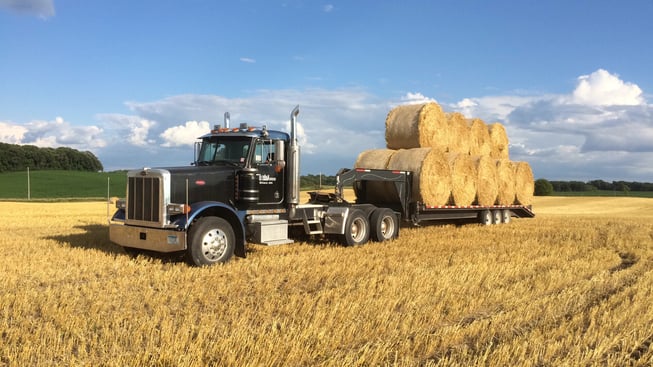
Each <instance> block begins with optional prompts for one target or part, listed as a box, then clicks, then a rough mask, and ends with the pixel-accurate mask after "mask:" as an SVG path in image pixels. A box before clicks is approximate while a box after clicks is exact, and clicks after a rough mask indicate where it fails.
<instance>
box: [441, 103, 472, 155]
mask: <svg viewBox="0 0 653 367" xmlns="http://www.w3.org/2000/svg"><path fill="white" fill-rule="evenodd" d="M445 115H446V116H447V124H448V125H449V126H448V127H447V128H448V130H449V143H448V149H447V151H449V152H452V153H462V154H469V149H470V140H471V136H470V134H471V132H470V130H469V126H467V119H465V116H464V115H463V114H462V113H460V112H450V113H446V114H445Z"/></svg>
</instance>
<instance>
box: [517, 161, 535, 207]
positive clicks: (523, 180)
mask: <svg viewBox="0 0 653 367" xmlns="http://www.w3.org/2000/svg"><path fill="white" fill-rule="evenodd" d="M512 169H513V172H514V175H515V197H516V201H515V202H516V203H517V204H521V205H531V204H533V192H534V191H535V180H534V179H533V170H531V166H530V164H528V162H512Z"/></svg>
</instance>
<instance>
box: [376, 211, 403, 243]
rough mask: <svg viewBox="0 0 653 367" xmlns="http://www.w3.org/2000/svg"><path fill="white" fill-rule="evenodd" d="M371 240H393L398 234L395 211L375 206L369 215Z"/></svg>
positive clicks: (397, 221)
mask: <svg viewBox="0 0 653 367" xmlns="http://www.w3.org/2000/svg"><path fill="white" fill-rule="evenodd" d="M370 226H371V227H372V232H371V237H372V240H373V241H376V242H383V241H389V240H394V239H395V238H397V237H398V236H399V220H398V219H397V215H396V214H395V212H393V211H392V210H390V209H388V208H376V209H374V211H373V212H372V216H371V217H370Z"/></svg>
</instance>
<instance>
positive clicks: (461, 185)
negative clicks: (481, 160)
mask: <svg viewBox="0 0 653 367" xmlns="http://www.w3.org/2000/svg"><path fill="white" fill-rule="evenodd" d="M447 162H448V163H449V169H450V170H451V200H450V202H449V204H451V205H459V206H466V205H471V204H472V203H473V202H474V199H476V181H477V173H476V167H475V166H474V162H473V161H472V158H471V157H470V156H469V154H461V153H447Z"/></svg>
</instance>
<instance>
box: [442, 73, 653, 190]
mask: <svg viewBox="0 0 653 367" xmlns="http://www.w3.org/2000/svg"><path fill="white" fill-rule="evenodd" d="M449 107H450V108H451V109H453V110H458V111H461V112H463V113H464V114H465V115H467V116H478V117H481V118H483V119H486V120H487V121H500V122H502V123H504V124H505V125H506V129H507V131H508V135H509V138H510V141H511V157H513V158H515V159H523V160H528V161H530V162H533V165H534V171H535V172H536V173H539V174H540V175H541V177H544V176H546V177H551V178H556V177H557V178H563V179H583V178H596V177H601V178H606V179H608V178H611V177H612V178H615V179H628V178H632V179H640V180H641V179H642V178H641V176H638V175H641V173H642V172H645V171H646V169H644V170H642V168H641V164H640V165H633V164H630V163H629V161H630V160H631V159H632V157H634V156H637V159H639V160H640V163H641V162H642V161H641V160H642V159H643V160H644V162H648V164H653V144H651V142H652V141H653V106H651V105H649V104H647V102H646V100H645V98H644V96H643V92H642V90H641V89H640V88H639V86H637V85H636V84H634V83H631V82H626V81H623V80H621V79H620V78H619V76H618V75H617V74H611V73H609V72H608V71H606V70H603V69H599V70H597V71H595V72H593V73H591V74H589V75H583V76H580V77H579V78H578V80H577V84H576V86H575V88H574V89H573V90H572V91H570V92H569V93H568V94H560V95H533V96H490V97H480V98H467V99H463V100H461V101H459V102H457V103H454V104H452V105H450V106H449ZM644 165H645V164H644ZM648 171H650V169H649V170H648ZM592 172H596V173H594V174H592ZM601 175H604V176H601ZM638 177H640V178H638ZM650 179H651V178H648V180H650Z"/></svg>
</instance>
